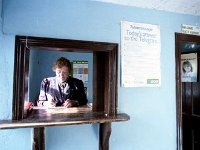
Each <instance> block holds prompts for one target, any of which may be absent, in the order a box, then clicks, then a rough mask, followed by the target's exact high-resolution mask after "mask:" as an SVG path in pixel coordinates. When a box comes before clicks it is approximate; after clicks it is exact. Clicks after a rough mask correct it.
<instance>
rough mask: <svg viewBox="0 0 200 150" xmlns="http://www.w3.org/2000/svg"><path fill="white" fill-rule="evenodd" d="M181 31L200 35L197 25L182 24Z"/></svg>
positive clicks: (199, 28)
mask: <svg viewBox="0 0 200 150" xmlns="http://www.w3.org/2000/svg"><path fill="white" fill-rule="evenodd" d="M181 31H182V33H185V34H193V35H200V27H199V26H191V25H186V24H182V25H181Z"/></svg>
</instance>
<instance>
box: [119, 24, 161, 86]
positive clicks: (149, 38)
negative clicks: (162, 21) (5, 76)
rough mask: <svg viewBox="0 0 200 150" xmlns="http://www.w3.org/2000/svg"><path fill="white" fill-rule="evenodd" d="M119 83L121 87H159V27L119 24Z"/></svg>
mask: <svg viewBox="0 0 200 150" xmlns="http://www.w3.org/2000/svg"><path fill="white" fill-rule="evenodd" d="M121 69H122V70H121V75H122V76H121V82H122V86H123V87H159V86H160V85H161V71H160V26H158V25H151V24H144V23H134V22H128V21H122V22H121Z"/></svg>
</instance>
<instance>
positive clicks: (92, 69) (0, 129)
mask: <svg viewBox="0 0 200 150" xmlns="http://www.w3.org/2000/svg"><path fill="white" fill-rule="evenodd" d="M199 6H200V1H198V0H196V1H192V2H189V1H186V0H185V1H172V0H170V1H163V0H159V1H155V0H151V1H148V2H147V1H139V0H137V1H134V2H132V1H128V0H122V1H118V0H67V1H66V0H58V1H50V0H34V1H30V0H0V16H1V17H0V27H1V31H0V43H1V44H0V77H1V78H0V96H1V105H0V149H2V150H13V149H15V150H66V149H67V150H108V149H110V150H192V149H193V150H199V149H200V136H199V135H200V134H199V133H200V132H199V131H200V130H199V128H198V127H199V123H200V122H199V118H198V117H199V116H198V115H199V106H200V104H199V102H198V101H199V97H200V94H199V92H198V89H199V85H198V82H199V75H198V73H199V66H198V65H199V52H198V51H199V45H200V44H199V43H200V42H199V41H200V40H199V33H196V35H192V33H190V34H185V32H184V34H183V25H189V26H195V27H197V30H200V29H199V28H200V27H199V26H200V9H199ZM123 21H129V22H133V23H139V24H145V25H146V24H148V25H155V26H158V27H159V31H160V41H159V46H160V51H159V52H160V57H159V64H160V72H159V73H160V81H159V86H152V87H145V86H141V87H125V86H124V85H123V84H122V80H123V79H124V78H123V76H122V74H123V73H122V70H123V66H122V62H123V60H122V47H123V44H122V39H121V35H122V32H121V30H122V26H121V22H123ZM193 34H194V33H193ZM197 34H198V35H197ZM188 47H189V48H188ZM150 53H151V52H150ZM152 53H153V52H152ZM189 53H193V54H196V55H195V56H196V60H197V62H196V63H197V66H196V79H195V80H193V81H185V82H182V78H181V71H182V70H181V67H182V66H181V63H182V59H181V57H182V56H183V55H184V54H189ZM60 56H65V57H67V58H69V60H70V62H71V63H72V64H73V63H74V64H76V63H77V61H85V62H86V64H87V65H88V72H87V75H88V77H87V78H86V80H85V81H84V87H85V89H87V91H86V94H87V99H88V104H91V105H92V111H91V112H90V113H86V114H84V113H80V114H79V115H74V114H73V117H72V118H70V119H71V120H72V121H70V122H69V119H68V116H66V115H64V116H62V117H60V116H59V115H58V116H54V117H55V118H54V120H52V119H51V117H50V116H51V115H50V116H48V115H45V117H44V118H43V120H40V119H38V118H36V117H35V116H34V113H33V114H32V115H31V117H29V118H28V117H27V118H26V117H24V114H25V112H24V102H25V101H26V100H27V99H28V101H30V102H33V103H34V105H35V106H36V103H35V102H36V100H37V97H38V93H39V88H40V83H41V80H42V79H43V78H44V77H45V76H53V75H54V74H53V72H52V68H51V67H52V64H53V61H54V60H55V59H56V58H57V57H60ZM131 59H132V58H130V60H131ZM49 61H50V62H49ZM75 61H76V62H75ZM43 68H45V69H43ZM27 70H28V71H27ZM133 70H134V68H132V69H130V70H129V71H130V72H132V71H133ZM40 73H41V74H40ZM71 75H72V76H73V74H71ZM26 77H28V81H26ZM79 77H80V76H79ZM82 79H83V78H82ZM27 87H28V88H27ZM52 116H53V115H52ZM77 116H78V117H77ZM97 116H98V117H97ZM48 119H49V120H48Z"/></svg>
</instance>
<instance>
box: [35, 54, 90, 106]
mask: <svg viewBox="0 0 200 150" xmlns="http://www.w3.org/2000/svg"><path fill="white" fill-rule="evenodd" d="M52 69H53V71H54V72H55V74H56V76H55V77H48V78H45V79H43V81H42V82H41V87H40V95H39V100H38V106H46V107H56V106H64V107H67V108H69V107H75V106H80V105H85V104H87V98H86V94H85V91H84V85H83V82H82V81H81V80H79V79H76V78H73V77H71V76H69V74H70V71H71V63H70V61H69V60H68V59H66V58H64V57H60V58H58V59H57V60H56V62H55V64H54V65H53V67H52Z"/></svg>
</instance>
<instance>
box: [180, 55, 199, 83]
mask: <svg viewBox="0 0 200 150" xmlns="http://www.w3.org/2000/svg"><path fill="white" fill-rule="evenodd" d="M181 81H182V82H197V53H190V54H182V55H181Z"/></svg>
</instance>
